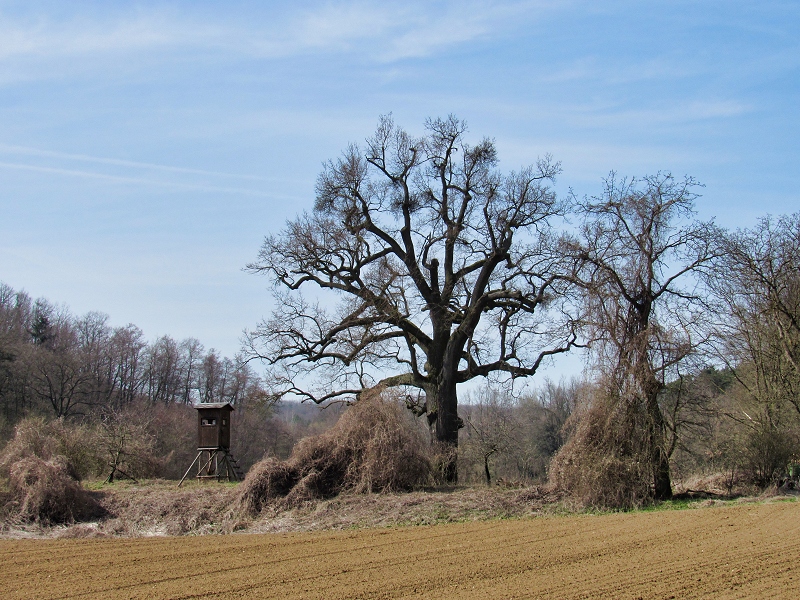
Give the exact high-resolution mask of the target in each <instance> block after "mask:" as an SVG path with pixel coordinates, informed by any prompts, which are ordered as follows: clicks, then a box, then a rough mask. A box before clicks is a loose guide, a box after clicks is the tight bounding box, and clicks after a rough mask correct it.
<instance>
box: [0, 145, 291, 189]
mask: <svg viewBox="0 0 800 600" xmlns="http://www.w3.org/2000/svg"><path fill="white" fill-rule="evenodd" d="M0 154H12V155H25V156H38V157H43V158H56V159H62V160H69V161H78V162H88V163H96V164H102V165H113V166H120V167H133V168H139V169H148V170H154V171H165V172H170V173H186V174H190V175H207V176H213V177H229V178H234V179H251V180H256V181H274V180H275V179H276V178H275V177H261V176H258V175H245V174H239V173H225V172H222V171H208V170H205V169H191V168H186V167H175V166H172V165H160V164H155V163H148V162H137V161H133V160H122V159H118V158H104V157H100V156H89V155H87V154H72V153H68V152H55V151H52V150H42V149H39V148H30V147H28V146H15V145H9V144H2V143H0Z"/></svg>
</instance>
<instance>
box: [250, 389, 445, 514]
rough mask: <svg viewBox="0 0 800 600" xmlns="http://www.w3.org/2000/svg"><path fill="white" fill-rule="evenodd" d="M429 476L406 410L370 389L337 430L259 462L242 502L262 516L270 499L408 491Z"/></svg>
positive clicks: (291, 502)
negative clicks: (288, 454)
mask: <svg viewBox="0 0 800 600" xmlns="http://www.w3.org/2000/svg"><path fill="white" fill-rule="evenodd" d="M430 478H431V463H430V460H429V458H428V454H427V451H426V447H425V443H424V441H423V440H422V439H421V437H420V435H419V431H418V429H417V428H416V427H415V424H414V422H413V421H412V420H410V417H409V415H408V414H407V411H406V410H405V408H404V407H403V406H402V405H400V404H399V403H398V402H396V401H395V400H393V399H392V398H386V397H383V396H382V395H381V393H380V391H371V392H367V393H364V394H363V396H362V398H361V400H359V401H358V402H357V403H356V404H355V405H353V406H352V407H350V408H349V409H348V410H347V411H346V412H345V413H344V414H343V415H342V417H341V418H340V419H339V421H338V422H337V423H336V425H334V427H333V428H332V429H330V430H329V431H327V432H325V433H323V434H321V435H318V436H313V437H308V438H305V439H303V440H301V441H300V442H299V443H298V444H297V446H295V449H294V451H293V452H292V455H291V457H290V458H289V459H288V460H286V461H279V460H277V459H275V458H272V457H268V458H265V459H264V460H262V461H261V462H259V463H257V464H256V465H254V466H253V468H252V469H251V470H250V472H249V473H248V475H247V478H246V479H245V481H244V483H243V485H242V488H241V491H240V493H239V503H240V506H241V508H242V510H243V511H245V512H246V513H248V514H257V513H259V512H261V510H262V509H263V508H264V507H265V506H267V505H268V504H270V503H271V502H276V501H277V502H280V503H281V504H282V505H283V506H287V507H291V506H297V505H300V504H302V503H303V502H306V501H310V500H317V499H325V498H331V497H333V496H336V495H338V494H340V493H342V492H352V493H373V492H390V491H407V490H411V489H413V488H415V487H417V486H420V485H423V484H425V483H429V482H430Z"/></svg>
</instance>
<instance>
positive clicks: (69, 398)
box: [0, 283, 266, 424]
mask: <svg viewBox="0 0 800 600" xmlns="http://www.w3.org/2000/svg"><path fill="white" fill-rule="evenodd" d="M265 397H266V391H265V388H264V385H263V382H262V380H261V379H260V378H259V377H258V376H257V375H256V373H255V372H254V370H253V369H252V368H251V367H250V366H249V365H247V364H246V363H244V362H243V361H242V360H240V357H234V358H228V357H222V356H220V355H219V353H218V352H217V351H216V350H214V349H213V348H212V349H210V350H206V349H205V348H204V347H203V345H202V344H201V343H200V341H199V340H197V339H194V338H187V339H185V340H182V341H177V340H175V339H173V338H172V337H170V336H168V335H164V336H162V337H159V338H158V339H156V340H155V341H153V342H147V341H146V340H145V336H144V333H143V332H142V330H141V329H139V328H138V327H136V326H135V325H126V326H123V327H112V326H111V325H109V317H108V315H105V314H103V313H100V312H89V313H87V314H85V315H82V316H76V315H73V314H71V313H70V311H69V310H68V309H67V308H66V307H63V306H58V305H55V304H53V303H52V302H50V301H48V300H46V299H43V298H40V299H37V300H33V299H31V298H30V296H29V295H28V294H27V293H25V292H24V291H17V290H14V289H13V288H12V287H10V286H9V285H7V284H5V283H0V415H2V417H3V419H4V420H5V422H6V424H14V423H16V422H17V421H18V420H19V419H21V418H22V417H24V416H26V415H48V416H52V417H56V418H61V417H65V418H67V417H81V416H87V415H90V414H92V413H100V412H102V411H103V410H120V409H123V408H124V407H126V406H128V405H130V404H132V403H134V402H138V401H145V402H147V403H149V404H151V405H172V404H186V405H191V404H194V403H197V402H232V403H234V404H237V405H243V404H245V403H248V402H263V401H264V399H265Z"/></svg>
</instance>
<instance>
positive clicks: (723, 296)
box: [709, 213, 800, 484]
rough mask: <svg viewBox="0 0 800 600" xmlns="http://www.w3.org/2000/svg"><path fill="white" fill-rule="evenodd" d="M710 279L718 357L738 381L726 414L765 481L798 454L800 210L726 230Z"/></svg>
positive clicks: (759, 479) (761, 480) (758, 475)
mask: <svg viewBox="0 0 800 600" xmlns="http://www.w3.org/2000/svg"><path fill="white" fill-rule="evenodd" d="M722 245H723V248H724V253H722V254H721V255H720V257H719V260H718V261H717V264H716V269H715V270H714V272H713V273H712V274H711V277H710V278H709V281H710V285H711V288H712V290H713V291H714V295H715V298H716V300H717V301H718V302H719V303H720V305H721V308H720V311H719V313H720V315H723V316H724V318H721V319H718V322H717V323H716V327H715V330H716V334H717V340H716V341H717V344H716V347H717V350H718V357H719V358H720V359H721V360H722V362H723V363H724V364H725V365H726V367H727V368H728V369H729V370H730V372H731V373H732V374H733V376H734V377H735V379H736V382H737V386H738V390H737V391H738V393H737V396H738V399H739V402H738V406H736V407H735V410H730V411H728V412H726V415H727V416H728V417H729V418H730V419H732V420H733V421H735V422H736V423H737V424H738V427H739V428H740V429H742V430H743V431H744V432H745V435H744V436H743V438H744V449H743V454H744V456H745V457H746V462H747V463H749V464H750V469H749V470H750V471H751V472H752V473H754V474H755V477H754V479H756V480H757V482H758V483H760V484H768V483H770V482H771V481H772V480H773V478H775V477H777V476H780V475H781V474H782V473H783V472H784V471H785V469H786V467H787V463H788V462H789V460H790V457H791V455H792V454H793V453H797V452H798V451H800V443H799V442H798V440H800V213H795V214H794V215H789V216H783V217H780V218H778V219H773V218H771V217H766V218H763V219H761V220H760V221H759V223H758V224H757V225H756V226H755V227H753V228H752V229H750V230H744V231H738V232H735V233H731V234H728V235H725V236H724V237H723V239H722Z"/></svg>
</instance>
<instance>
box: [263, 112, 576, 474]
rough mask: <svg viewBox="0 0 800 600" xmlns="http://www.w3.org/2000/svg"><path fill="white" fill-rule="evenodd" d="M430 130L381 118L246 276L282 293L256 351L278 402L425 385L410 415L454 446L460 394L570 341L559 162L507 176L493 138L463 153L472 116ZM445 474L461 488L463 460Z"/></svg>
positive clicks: (532, 367)
mask: <svg viewBox="0 0 800 600" xmlns="http://www.w3.org/2000/svg"><path fill="white" fill-rule="evenodd" d="M426 129H427V133H426V135H425V136H423V137H421V138H412V137H411V136H410V135H408V134H407V133H406V132H405V131H403V130H402V129H399V128H398V127H396V126H395V125H394V123H393V122H392V120H391V118H389V117H383V118H381V119H380V122H379V125H378V128H377V131H376V133H375V135H374V136H373V137H372V138H370V139H368V140H367V144H366V147H365V148H361V147H359V146H357V145H351V146H349V147H348V148H347V149H346V150H345V152H344V154H343V156H342V158H340V159H339V160H337V161H335V162H334V161H331V162H328V163H327V164H326V165H325V167H324V169H323V171H322V173H321V175H320V176H319V180H318V182H317V199H316V204H315V206H314V210H313V212H312V213H311V214H304V215H302V216H300V217H298V218H297V219H295V220H293V221H291V222H289V223H288V224H287V226H286V228H285V229H284V231H283V232H282V233H281V234H279V235H277V236H270V237H268V238H267V239H266V240H265V242H264V245H263V246H262V248H261V251H260V253H259V257H258V260H257V261H256V262H255V263H253V264H251V265H249V266H248V267H249V269H250V270H251V271H252V272H255V273H262V274H265V275H267V276H269V277H270V278H271V279H272V280H273V281H274V282H275V285H276V302H277V307H276V309H275V311H274V313H273V316H272V317H271V318H270V319H267V320H265V321H263V322H262V323H260V324H259V325H258V326H257V328H256V329H255V330H254V331H252V332H251V333H250V334H249V337H248V340H249V347H248V351H249V354H250V357H251V358H253V357H257V358H261V359H262V360H264V361H266V363H268V364H269V365H271V366H272V369H271V377H272V381H273V385H274V388H275V393H276V394H278V395H280V396H283V395H286V394H294V395H296V396H299V397H300V398H302V399H308V400H313V401H314V402H319V403H321V402H325V401H329V400H337V399H345V398H348V397H349V398H352V397H353V396H355V395H358V394H359V393H360V391H361V390H362V389H363V388H366V387H370V386H372V385H375V384H376V383H380V384H382V385H383V386H388V387H392V386H409V387H410V388H416V389H417V390H418V391H419V395H418V396H417V397H416V398H415V399H411V397H410V396H409V405H410V407H411V408H412V409H413V410H415V411H416V412H418V413H419V414H427V417H428V420H429V423H430V424H431V426H432V427H433V428H434V430H435V436H436V438H437V440H438V441H439V442H442V443H443V444H445V445H447V446H449V447H451V448H455V447H456V446H457V443H458V429H459V428H460V427H461V426H462V425H463V423H462V421H461V419H460V417H459V416H458V400H457V394H456V386H457V384H459V383H463V382H466V381H469V380H471V379H473V378H475V377H486V376H488V375H490V374H492V373H502V374H505V375H507V376H509V377H512V378H514V377H525V376H528V375H532V374H533V373H535V372H536V370H537V369H538V367H539V365H540V364H541V362H542V360H544V359H545V358H546V357H547V356H550V355H553V354H556V353H560V352H565V351H567V350H569V349H570V348H571V347H572V346H573V345H575V343H576V336H575V334H574V332H573V331H572V329H571V328H570V327H569V326H565V325H564V324H565V322H566V321H565V319H562V318H560V317H562V316H563V314H562V311H563V310H564V306H563V304H564V302H565V301H564V298H563V294H564V291H563V289H562V286H563V284H564V282H563V280H562V279H561V278H559V276H558V271H557V268H558V264H559V258H560V257H559V256H558V255H557V253H556V252H554V250H555V245H554V243H553V242H552V240H551V237H552V236H551V235H550V220H551V218H552V217H554V216H556V215H558V214H559V213H560V211H561V205H560V203H559V202H558V201H557V200H556V197H555V194H554V193H553V191H552V190H551V188H550V187H549V184H550V183H551V182H552V181H553V180H554V179H555V177H556V175H557V174H558V172H559V165H558V163H554V162H552V160H551V159H550V157H545V158H544V159H542V160H539V161H538V162H537V164H536V165H535V166H531V167H527V168H524V169H522V170H520V171H518V172H511V173H509V174H507V175H504V174H501V173H500V172H498V171H497V170H496V165H497V156H496V151H495V147H494V144H493V142H492V141H491V140H488V139H484V140H482V141H481V142H480V143H478V144H477V145H475V146H471V145H469V144H467V143H466V141H465V139H464V134H465V131H466V126H465V124H464V123H463V122H462V121H460V120H458V119H456V118H455V117H452V116H451V117H449V118H447V119H436V120H429V121H428V122H427V123H426ZM304 290H307V291H309V292H310V293H311V294H312V295H311V296H310V297H309V296H307V295H304V294H303V293H301V292H302V291H304ZM328 307H330V308H328ZM387 371H389V372H391V373H392V374H387ZM450 454H452V452H451V453H450ZM444 470H445V473H444V474H445V477H446V479H447V480H450V481H454V480H456V478H457V472H456V463H455V460H454V459H452V460H449V461H448V462H447V464H446V465H445V469H444Z"/></svg>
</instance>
